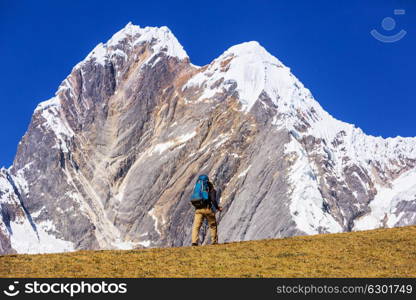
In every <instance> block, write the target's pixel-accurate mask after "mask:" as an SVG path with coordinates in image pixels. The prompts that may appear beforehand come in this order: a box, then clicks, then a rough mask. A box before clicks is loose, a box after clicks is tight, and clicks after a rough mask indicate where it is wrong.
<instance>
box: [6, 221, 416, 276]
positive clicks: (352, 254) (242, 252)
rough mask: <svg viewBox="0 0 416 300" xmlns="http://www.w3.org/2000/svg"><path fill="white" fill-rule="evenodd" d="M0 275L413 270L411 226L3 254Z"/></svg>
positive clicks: (415, 245) (415, 234)
mask: <svg viewBox="0 0 416 300" xmlns="http://www.w3.org/2000/svg"><path fill="white" fill-rule="evenodd" d="M0 277H416V226H409V227H402V228H394V229H380V230H372V231H361V232H353V233H341V234H324V235H316V236H302V237H293V238H285V239H278V240H261V241H250V242H240V243H229V244H221V245H213V246H202V247H181V248H161V249H144V250H126V251H79V252H73V253H65V254H42V255H6V256H0Z"/></svg>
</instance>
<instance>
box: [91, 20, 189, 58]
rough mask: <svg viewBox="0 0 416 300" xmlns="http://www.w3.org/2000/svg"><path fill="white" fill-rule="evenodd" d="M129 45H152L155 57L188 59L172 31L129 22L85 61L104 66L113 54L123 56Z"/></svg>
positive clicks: (164, 27)
mask: <svg viewBox="0 0 416 300" xmlns="http://www.w3.org/2000/svg"><path fill="white" fill-rule="evenodd" d="M123 43H127V44H128V45H129V46H132V47H135V46H137V45H140V44H142V43H149V44H151V49H152V50H153V55H155V54H157V53H159V52H163V53H165V54H166V55H167V56H171V57H177V58H178V59H180V60H183V59H186V58H188V55H187V53H186V52H185V50H184V49H183V47H182V45H181V44H180V43H179V41H178V40H177V39H176V37H175V36H174V34H173V33H172V31H171V30H170V29H169V28H168V27H166V26H161V27H144V28H142V27H140V26H138V25H134V24H133V23H132V22H129V23H127V24H126V26H124V27H123V28H122V29H121V30H119V31H118V32H116V33H115V34H114V35H113V36H112V37H111V38H110V39H109V40H108V41H107V42H106V43H99V44H98V45H97V46H96V47H95V48H94V49H93V50H92V51H91V52H90V53H89V54H88V55H87V57H86V59H85V60H84V61H88V60H91V59H95V62H96V63H97V64H100V65H104V64H105V62H106V61H107V59H108V58H109V57H110V56H111V54H113V53H115V52H116V51H117V53H116V54H118V55H123V53H122V52H123V51H122V48H123V46H122V44H123Z"/></svg>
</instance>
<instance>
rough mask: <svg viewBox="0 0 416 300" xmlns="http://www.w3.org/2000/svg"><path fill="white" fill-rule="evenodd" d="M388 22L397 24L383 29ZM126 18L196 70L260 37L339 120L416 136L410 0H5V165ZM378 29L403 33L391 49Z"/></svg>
mask: <svg viewBox="0 0 416 300" xmlns="http://www.w3.org/2000/svg"><path fill="white" fill-rule="evenodd" d="M394 9H405V10H406V14H405V15H394V14H393V10H394ZM385 17H392V18H393V19H394V20H395V21H396V28H394V29H391V30H390V31H387V30H385V29H384V28H386V27H384V28H383V27H382V24H381V21H382V20H383V19H384V18H385ZM129 21H132V22H133V24H136V25H140V26H162V25H166V26H168V27H169V28H170V29H171V30H172V31H173V33H174V34H175V35H176V37H177V38H178V40H179V41H180V42H181V43H182V45H183V46H184V48H185V50H186V51H187V53H188V55H189V56H190V58H191V61H192V62H193V63H194V64H197V65H204V64H207V63H209V62H210V61H211V60H212V59H214V58H216V57H217V56H218V55H220V54H221V53H222V52H223V51H224V50H226V49H227V48H228V47H230V46H232V45H234V44H237V43H241V42H244V41H250V40H257V41H259V42H260V44H261V45H263V46H264V47H265V48H266V49H267V50H268V51H269V52H270V53H271V54H273V55H274V56H276V57H278V58H279V59H280V60H281V61H282V62H283V63H284V64H286V65H287V66H289V67H290V68H291V69H292V71H293V73H294V74H295V75H296V76H297V77H298V78H299V79H300V80H301V81H302V82H303V83H304V84H305V85H306V86H307V87H308V88H309V89H310V90H311V91H312V93H313V94H314V96H315V98H316V99H317V100H318V101H319V102H320V103H321V105H322V106H323V107H324V109H326V110H327V111H328V112H329V113H330V114H332V115H333V116H335V117H336V118H338V119H341V120H343V121H346V122H350V123H353V124H355V125H356V126H358V127H360V128H362V129H363V130H364V131H365V132H366V133H368V134H372V135H381V136H384V137H389V136H397V135H401V136H416V125H415V121H414V120H415V111H416V103H415V100H416V99H415V86H416V84H415V83H416V82H415V81H416V76H415V70H416V57H415V55H416V1H414V0H395V1H393V0H390V1H389V0H386V1H383V0H374V1H365V0H361V1H358V0H357V1H355V0H349V1H309V0H304V1H298V0H285V1H283V0H281V1H277V0H276V1H259V0H258V1H242V0H240V1H223V2H220V1H218V2H215V1H203V2H200V3H198V2H197V1H180V0H175V1H125V0H114V1H111V0H109V1H103V0H101V1H98V0H94V1H88V0H84V1H78V0H71V1H56V0H54V1H42V0H39V1H34V0H33V1H24V0H21V1H15V0H0V37H1V38H0V58H1V72H0V101H1V106H0V128H1V130H0V166H6V167H8V166H9V165H10V164H11V163H12V160H13V158H14V155H15V152H16V147H17V144H18V142H19V140H20V139H21V137H22V136H23V134H24V133H25V131H26V129H27V127H28V125H29V122H30V118H31V115H32V112H33V110H34V108H35V107H36V105H37V103H39V102H40V101H43V100H47V99H48V98H50V97H52V96H53V95H54V93H55V91H56V89H57V87H58V85H59V84H60V82H61V81H62V80H63V79H65V77H66V76H67V75H68V74H69V72H70V71H71V69H72V67H73V66H74V65H75V64H76V63H77V62H79V61H80V60H82V59H83V58H84V57H85V56H86V55H87V54H88V53H89V51H91V50H92V49H93V48H94V46H95V45H96V44H98V43H99V42H105V41H107V40H108V39H109V38H110V37H111V36H112V35H113V34H114V33H115V32H116V31H118V30H120V29H121V28H122V27H124V26H125V25H126V24H127V23H128V22H129ZM372 29H377V30H378V31H379V32H380V33H382V34H385V35H393V34H395V33H398V32H399V31H400V30H401V29H403V30H406V31H407V35H406V36H405V37H404V38H403V39H402V40H400V41H398V42H396V43H390V44H386V43H381V42H379V41H377V40H375V39H374V38H373V37H372V36H371V35H370V30H372Z"/></svg>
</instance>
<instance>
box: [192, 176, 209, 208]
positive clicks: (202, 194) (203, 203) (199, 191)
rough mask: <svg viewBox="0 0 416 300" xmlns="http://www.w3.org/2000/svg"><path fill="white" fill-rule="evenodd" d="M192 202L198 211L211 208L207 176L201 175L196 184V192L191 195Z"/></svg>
mask: <svg viewBox="0 0 416 300" xmlns="http://www.w3.org/2000/svg"><path fill="white" fill-rule="evenodd" d="M190 201H191V204H192V205H193V206H194V207H195V208H196V209H198V208H205V207H207V206H209V196H208V176H207V175H199V177H198V180H197V181H196V183H195V187H194V192H193V193H192V195H191V199H190Z"/></svg>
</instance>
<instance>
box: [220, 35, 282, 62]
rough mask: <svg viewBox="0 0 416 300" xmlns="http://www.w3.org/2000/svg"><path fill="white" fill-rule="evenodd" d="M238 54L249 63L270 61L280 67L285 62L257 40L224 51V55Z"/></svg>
mask: <svg viewBox="0 0 416 300" xmlns="http://www.w3.org/2000/svg"><path fill="white" fill-rule="evenodd" d="M230 55H233V56H237V57H241V58H244V60H245V61H246V62H248V63H262V64H264V63H268V64H273V65H276V66H279V67H282V66H283V64H282V63H281V62H280V61H279V60H278V59H277V58H276V57H274V56H273V55H271V54H270V53H269V52H268V51H267V50H266V49H265V48H264V47H263V46H262V45H260V44H259V42H257V41H250V42H244V43H241V44H237V45H234V46H232V47H230V48H229V49H228V50H227V51H225V52H224V53H223V55H222V56H226V57H227V56H230Z"/></svg>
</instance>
